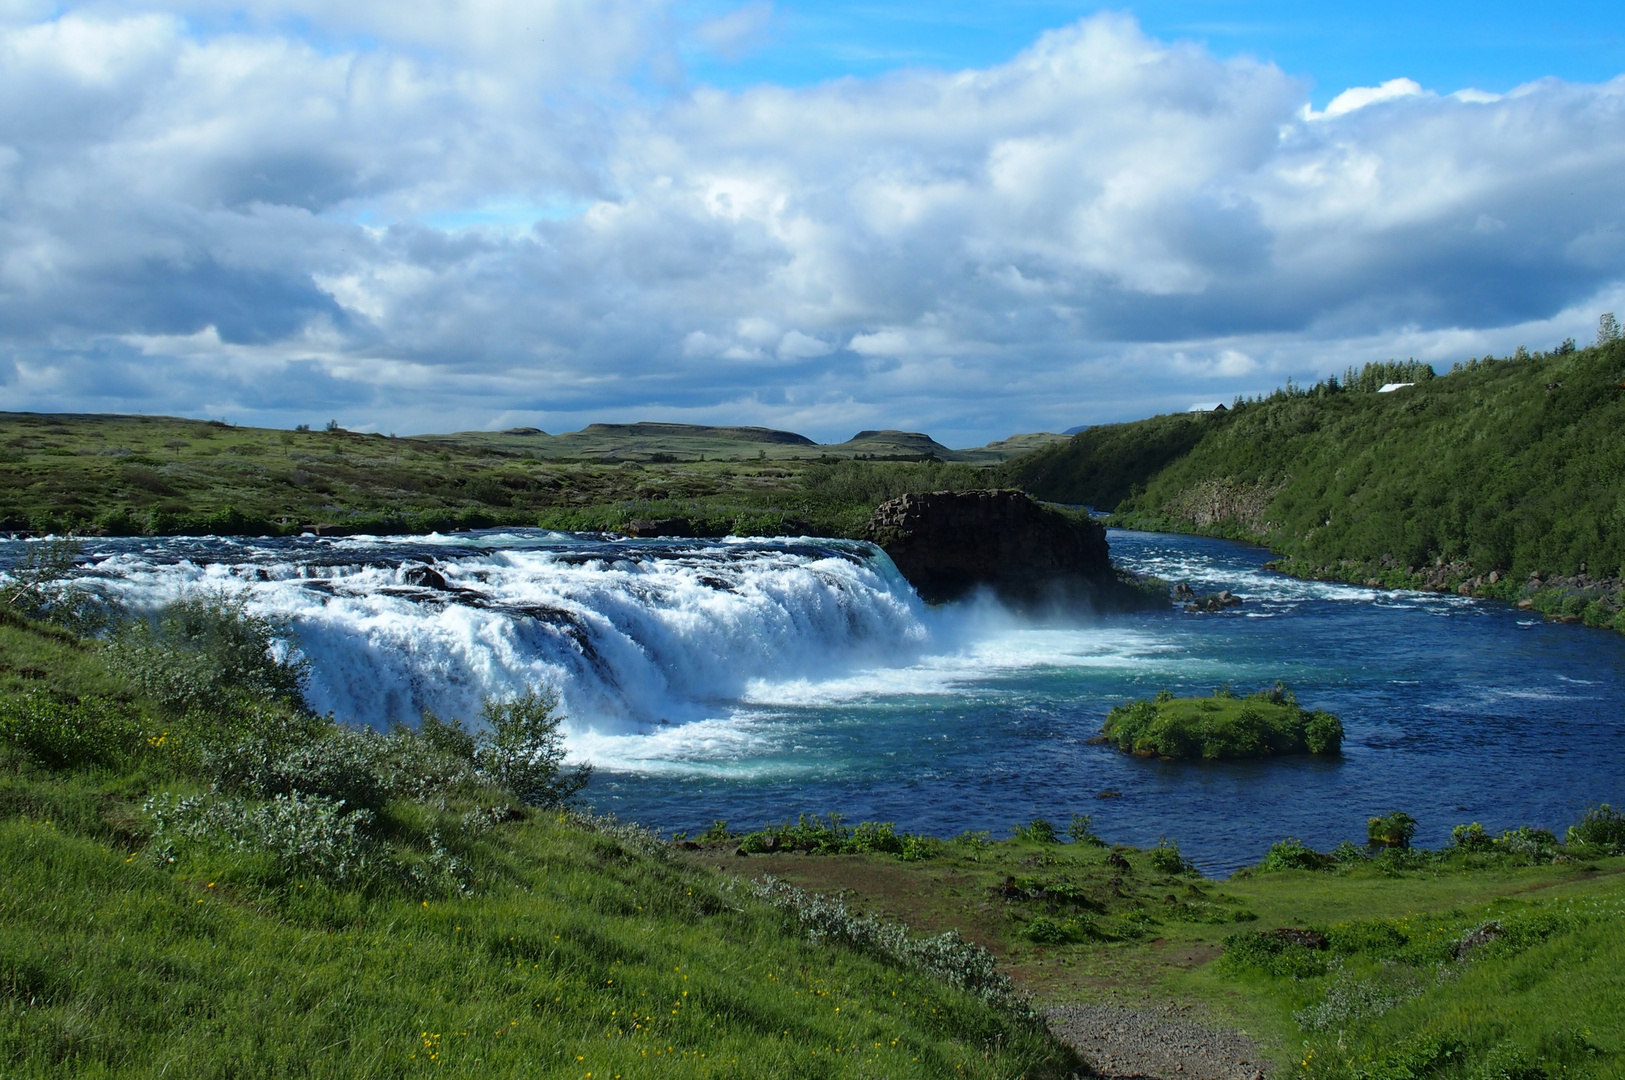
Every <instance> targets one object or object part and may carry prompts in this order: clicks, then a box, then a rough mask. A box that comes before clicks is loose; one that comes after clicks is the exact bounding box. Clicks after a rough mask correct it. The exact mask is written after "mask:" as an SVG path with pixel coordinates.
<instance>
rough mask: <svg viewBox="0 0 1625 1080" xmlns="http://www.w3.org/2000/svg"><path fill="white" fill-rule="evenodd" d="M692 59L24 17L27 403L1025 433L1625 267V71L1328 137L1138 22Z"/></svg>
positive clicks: (1361, 91) (305, 414)
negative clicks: (859, 52)
mask: <svg viewBox="0 0 1625 1080" xmlns="http://www.w3.org/2000/svg"><path fill="white" fill-rule="evenodd" d="M769 14H770V11H769V10H768V9H767V8H766V7H765V6H763V5H756V6H747V7H746V8H741V9H738V11H736V12H735V16H737V19H736V22H737V24H738V25H737V27H736V29H739V28H744V29H739V34H740V35H742V36H738V37H736V38H726V35H723V36H722V37H719V38H717V41H718V42H722V41H724V40H725V39H726V40H738V41H745V40H747V39H748V38H749V34H748V33H746V32H745V30H747V29H749V26H754V25H757V24H756V23H752V22H751V20H753V19H754V20H757V21H758V22H760V21H761V20H763V19H766V18H768V15H769ZM730 17H733V16H730ZM217 24H218V27H223V28H224V29H217V28H216V26H217ZM305 25H309V26H311V27H313V28H314V29H312V30H310V31H308V32H306V31H301V34H298V35H296V34H294V33H293V32H292V31H290V30H289V29H288V27H290V26H305ZM729 25H734V24H729ZM762 25H765V23H762ZM702 29H703V28H702ZM712 29H713V30H715V32H716V33H717V34H723V30H724V29H725V28H723V27H721V26H720V25H719V26H718V27H714V28H712ZM688 32H689V31H685V30H684V29H683V28H682V27H679V26H676V25H675V24H674V22H673V20H672V19H671V17H670V14H669V12H668V11H667V9H666V8H665V6H664V5H663V4H661V3H658V2H655V0H650V2H648V3H637V2H633V0H604V2H603V3H596V4H589V3H587V2H586V0H579V2H578V0H555V2H550V3H526V4H520V3H517V2H509V0H479V2H476V0H456V2H454V0H443V2H440V3H421V2H419V3H413V2H405V3H397V4H393V5H390V6H388V7H385V6H383V5H379V4H374V3H371V2H370V0H369V2H364V3H361V4H357V5H348V6H343V7H339V8H334V7H332V6H331V5H328V6H326V7H322V6H319V5H315V4H313V3H309V2H306V0H287V2H272V0H263V2H256V3H250V4H249V5H247V6H246V7H244V8H241V9H240V10H239V11H238V14H237V16H235V17H232V18H227V17H225V14H223V13H222V11H221V10H220V9H215V8H211V7H206V6H204V5H203V4H202V2H201V0H199V3H197V4H194V5H191V6H187V7H180V8H173V9H169V10H165V11H154V10H151V9H150V8H145V7H139V6H135V5H134V4H133V3H132V4H127V5H125V6H109V5H107V4H105V3H104V4H103V5H101V6H98V7H96V8H94V9H91V8H86V9H83V10H79V9H73V10H68V11H67V12H66V13H64V14H60V15H57V14H53V13H51V12H48V11H34V12H29V13H25V14H24V15H23V16H20V17H13V18H11V19H10V21H7V20H5V19H0V387H3V388H4V393H5V394H6V397H7V400H8V402H10V403H11V404H10V405H9V406H8V407H13V408H43V409H49V408H64V409H124V410H153V411H169V412H183V413H193V414H201V415H221V414H230V415H231V416H233V418H235V419H239V420H245V421H247V420H255V419H259V420H266V421H270V422H282V423H292V422H296V421H298V422H312V421H313V420H320V419H325V417H317V416H316V413H318V412H322V413H329V414H331V413H333V412H335V411H340V410H342V409H353V410H355V412H356V413H357V415H358V416H363V415H364V416H365V417H366V418H367V419H368V421H369V422H373V423H375V424H376V425H377V426H379V427H381V428H383V429H385V430H397V431H401V432H403V433H404V432H407V431H414V430H444V429H446V428H448V427H458V428H471V427H480V426H484V425H485V424H486V423H487V422H488V421H491V420H493V419H494V418H496V417H502V418H504V422H505V423H518V422H520V421H524V422H532V423H537V424H538V425H539V426H542V427H545V428H547V429H549V430H566V429H567V427H568V425H571V424H578V423H582V422H586V421H589V420H593V419H614V418H629V417H630V418H636V417H640V416H661V417H665V418H688V419H698V418H706V419H708V420H712V421H720V420H738V421H742V422H743V421H748V422H753V423H770V424H782V425H784V426H791V427H796V426H800V427H803V428H805V429H807V431H808V433H809V434H813V435H816V436H820V437H830V438H845V437H847V436H849V435H850V434H851V431H850V430H847V429H848V428H850V427H852V426H853V422H854V421H861V425H862V426H876V425H879V426H910V427H916V428H925V429H929V430H931V431H932V432H933V433H934V434H937V435H938V437H940V438H945V439H949V440H950V441H959V442H962V443H980V442H985V441H986V440H987V439H989V438H994V437H1001V436H1003V435H1006V434H1009V433H1010V432H1011V431H1013V430H1018V429H1032V428H1038V427H1052V428H1053V427H1069V426H1071V425H1073V424H1077V423H1081V422H1085V421H1093V420H1100V419H1104V418H1109V417H1114V416H1115V417H1121V416H1132V415H1139V414H1142V413H1145V412H1147V411H1153V410H1156V409H1161V408H1181V407H1183V406H1184V405H1185V404H1188V401H1187V400H1186V399H1187V398H1188V397H1189V396H1190V395H1189V394H1188V393H1187V391H1186V390H1185V389H1184V384H1185V383H1187V382H1188V381H1189V379H1190V378H1192V377H1200V378H1203V379H1204V380H1213V381H1223V380H1232V381H1238V382H1239V381H1240V380H1247V385H1235V386H1230V385H1228V384H1226V385H1214V384H1213V383H1204V386H1205V387H1209V388H1208V389H1204V391H1203V392H1204V393H1212V394H1215V395H1217V396H1224V397H1228V396H1229V394H1230V393H1232V392H1248V391H1252V390H1258V389H1267V388H1268V387H1267V386H1266V385H1263V383H1265V382H1268V381H1270V380H1275V381H1279V379H1281V378H1284V377H1285V376H1286V375H1287V374H1292V375H1294V376H1295V377H1297V378H1299V379H1310V378H1313V377H1315V376H1316V375H1319V374H1324V373H1328V372H1331V371H1340V370H1341V368H1342V366H1343V365H1344V364H1345V363H1349V362H1362V358H1363V359H1386V358H1387V357H1388V356H1390V355H1395V354H1404V355H1417V356H1419V357H1422V356H1426V357H1427V358H1430V359H1431V358H1435V357H1439V358H1441V359H1443V356H1444V354H1445V353H1447V352H1449V350H1451V349H1476V350H1477V351H1479V352H1482V351H1485V350H1494V351H1498V352H1499V351H1510V350H1511V348H1512V347H1514V346H1515V345H1517V344H1520V343H1526V344H1529V345H1530V346H1531V347H1540V346H1541V344H1542V342H1541V341H1540V340H1539V339H1538V338H1535V337H1533V336H1532V335H1534V334H1537V333H1549V334H1550V335H1551V339H1552V340H1551V342H1547V344H1551V343H1554V342H1555V341H1556V340H1559V339H1561V337H1563V336H1566V335H1568V334H1573V335H1574V336H1576V337H1584V336H1587V335H1588V333H1589V330H1588V329H1587V328H1588V327H1589V326H1591V325H1593V324H1594V322H1595V313H1594V312H1591V313H1589V314H1587V310H1588V309H1587V305H1593V304H1598V303H1604V302H1605V301H1606V302H1614V301H1612V300H1606V298H1609V297H1614V296H1616V295H1618V293H1619V290H1620V285H1619V283H1620V282H1621V281H1625V246H1622V245H1621V244H1620V243H1619V237H1620V236H1621V235H1622V234H1625V211H1622V210H1621V208H1620V204H1619V200H1618V183H1617V177H1618V176H1619V175H1620V174H1621V170H1622V169H1625V80H1616V81H1614V82H1612V83H1607V84H1603V85H1599V86H1577V85H1570V84H1565V83H1562V82H1559V81H1556V80H1545V81H1542V82H1538V83H1533V84H1530V85H1529V86H1526V87H1521V88H1519V89H1518V90H1517V91H1515V92H1514V93H1511V94H1507V95H1504V96H1501V97H1493V96H1491V95H1482V94H1478V93H1476V92H1468V91H1463V92H1458V93H1456V94H1437V93H1431V92H1427V91H1425V90H1424V89H1423V88H1422V87H1420V86H1418V85H1417V84H1415V83H1413V82H1410V81H1409V80H1403V79H1400V80H1394V81H1391V82H1389V83H1385V84H1384V85H1383V86H1382V87H1376V88H1356V89H1354V90H1349V91H1346V92H1345V93H1343V94H1341V95H1339V96H1338V97H1337V98H1335V99H1333V102H1332V104H1331V105H1329V106H1328V107H1327V109H1326V110H1325V112H1323V113H1319V114H1314V113H1310V112H1309V111H1308V110H1307V108H1306V105H1305V101H1306V89H1305V86H1304V84H1303V83H1302V82H1300V81H1299V80H1297V79H1295V78H1292V77H1290V76H1288V75H1287V74H1285V73H1283V72H1281V71H1279V70H1277V69H1275V68H1273V67H1270V66H1268V65H1261V64H1258V63H1255V62H1251V61H1246V60H1235V61H1222V60H1219V59H1217V58H1215V57H1213V56H1212V55H1211V54H1209V53H1206V52H1205V51H1203V50H1201V49H1200V48H1198V47H1195V46H1189V45H1180V46H1168V45H1164V44H1162V43H1160V42H1157V41H1154V40H1151V39H1148V38H1146V37H1145V36H1144V35H1142V34H1141V33H1140V31H1139V30H1138V28H1137V27H1136V26H1135V24H1134V23H1133V22H1132V21H1130V20H1128V19H1127V18H1125V17H1122V16H1099V17H1095V18H1091V19H1087V20H1084V21H1082V22H1079V23H1077V24H1075V25H1073V26H1070V27H1067V28H1064V29H1062V30H1057V31H1054V32H1052V33H1049V34H1046V35H1044V36H1043V37H1042V38H1041V39H1040V40H1038V41H1037V42H1035V43H1034V44H1033V46H1032V47H1031V48H1030V49H1028V50H1026V51H1025V52H1023V53H1022V54H1020V55H1019V56H1017V57H1015V58H1013V59H1012V60H1011V61H1010V62H1008V63H1006V64H1002V65H998V66H995V67H991V68H987V69H982V70H972V71H964V72H951V73H945V72H933V71H928V70H915V71H908V72H903V73H898V74H893V75H889V76H885V77H882V78H876V79H869V80H850V79H849V80H842V81H839V82H835V83H830V84H826V85H821V86H815V87H810V88H806V89H797V90H791V89H785V88H781V87H773V86H762V87H758V88H755V89H751V90H747V91H743V92H738V93H724V92H721V91H718V90H715V89H708V88H703V87H702V88H691V89H687V90H683V89H673V87H674V86H677V85H678V84H676V83H673V82H672V80H673V79H675V78H677V77H678V76H677V75H676V74H674V71H675V69H674V68H672V66H671V65H672V64H673V63H674V61H673V60H672V57H673V56H675V55H677V52H678V46H679V44H680V43H681V42H682V41H683V40H684V39H683V35H684V34H685V33H688ZM705 32H706V33H710V32H712V31H710V30H707V31H705ZM729 32H730V33H731V32H732V31H729ZM751 32H755V31H751ZM702 36H703V35H702ZM715 47H716V48H719V49H720V48H722V47H723V45H721V44H716V45H715ZM645 76H653V77H654V79H655V81H656V82H657V83H660V84H661V85H663V86H664V87H665V89H662V90H659V91H647V90H643V89H639V87H643V86H646V85H648V83H647V81H646V80H645ZM661 80H664V82H663V83H662V82H661ZM1401 98H1403V99H1404V104H1403V107H1378V106H1379V105H1381V104H1382V103H1384V102H1390V103H1391V102H1397V101H1399V99H1401ZM554 208H557V209H554ZM1615 307H1616V309H1617V308H1621V307H1625V304H1622V303H1615ZM1503 337H1505V338H1506V339H1507V340H1506V341H1504V342H1503V341H1502V340H1501V339H1502V338H1503ZM1514 337H1518V338H1519V340H1512V339H1513V338H1514ZM1469 343H1470V344H1469ZM1253 383H1258V384H1259V385H1253ZM205 408H206V410H207V411H205ZM355 422H356V423H359V422H360V421H359V420H356V421H355ZM853 429H854V430H855V428H853Z"/></svg>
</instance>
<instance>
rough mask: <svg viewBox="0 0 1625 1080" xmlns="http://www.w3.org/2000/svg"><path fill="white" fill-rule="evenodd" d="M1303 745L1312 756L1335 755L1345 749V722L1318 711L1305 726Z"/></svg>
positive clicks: (1311, 714)
mask: <svg viewBox="0 0 1625 1080" xmlns="http://www.w3.org/2000/svg"><path fill="white" fill-rule="evenodd" d="M1303 743H1304V745H1305V746H1307V747H1308V748H1309V752H1310V753H1311V754H1335V753H1338V752H1339V751H1340V750H1342V749H1343V721H1341V720H1339V719H1338V718H1337V717H1335V716H1333V715H1332V714H1331V713H1329V712H1325V711H1324V710H1321V709H1316V710H1315V711H1314V712H1312V713H1310V714H1309V719H1308V720H1307V721H1305V723H1304V725H1303Z"/></svg>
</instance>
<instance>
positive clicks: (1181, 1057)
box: [1048, 1005, 1269, 1080]
mask: <svg viewBox="0 0 1625 1080" xmlns="http://www.w3.org/2000/svg"><path fill="white" fill-rule="evenodd" d="M1048 1016H1049V1024H1050V1030H1052V1031H1054V1032H1055V1034H1056V1035H1057V1036H1059V1037H1060V1038H1061V1039H1063V1040H1065V1041H1066V1042H1069V1043H1071V1044H1072V1045H1073V1046H1075V1047H1077V1049H1078V1053H1079V1054H1082V1055H1083V1059H1084V1060H1085V1061H1087V1062H1088V1063H1089V1064H1090V1065H1092V1066H1094V1068H1095V1069H1096V1071H1098V1072H1099V1073H1100V1075H1102V1076H1107V1077H1155V1078H1156V1080H1263V1078H1264V1076H1265V1075H1266V1074H1267V1073H1268V1071H1269V1066H1268V1065H1267V1064H1266V1063H1265V1060H1264V1052H1263V1050H1262V1049H1260V1048H1259V1045H1258V1044H1257V1043H1256V1042H1254V1041H1253V1040H1252V1039H1250V1038H1249V1037H1247V1036H1246V1035H1243V1034H1241V1033H1240V1032H1239V1031H1223V1030H1220V1029H1218V1028H1211V1027H1207V1026H1205V1025H1202V1024H1199V1023H1196V1022H1194V1021H1193V1020H1191V1019H1189V1018H1188V1017H1189V1010H1186V1009H1181V1008H1178V1007H1177V1006H1173V1007H1169V1008H1167V1009H1155V1010H1153V1009H1125V1008H1123V1007H1121V1006H1118V1005H1057V1006H1055V1007H1054V1008H1051V1009H1050V1010H1049V1012H1048Z"/></svg>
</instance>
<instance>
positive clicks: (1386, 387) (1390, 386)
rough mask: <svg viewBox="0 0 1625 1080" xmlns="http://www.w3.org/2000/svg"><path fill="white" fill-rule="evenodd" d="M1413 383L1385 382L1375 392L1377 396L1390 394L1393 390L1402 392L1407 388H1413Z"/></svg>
mask: <svg viewBox="0 0 1625 1080" xmlns="http://www.w3.org/2000/svg"><path fill="white" fill-rule="evenodd" d="M1415 385H1416V384H1415V383H1413V382H1387V383H1383V384H1382V387H1381V388H1380V389H1379V390H1378V391H1377V393H1379V394H1392V393H1393V392H1394V391H1395V390H1403V389H1404V388H1405V387H1407V386H1415Z"/></svg>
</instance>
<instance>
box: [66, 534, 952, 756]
mask: <svg viewBox="0 0 1625 1080" xmlns="http://www.w3.org/2000/svg"><path fill="white" fill-rule="evenodd" d="M120 549H123V550H120ZM97 554H98V556H99V557H98V558H97V559H96V561H95V563H94V569H93V571H92V574H91V576H92V577H93V578H94V579H96V580H97V582H98V583H99V587H100V588H102V589H103V590H105V591H106V592H107V593H108V594H109V595H110V596H112V597H115V598H116V599H117V600H119V601H120V602H122V603H123V604H125V605H127V606H129V607H130V608H132V609H135V610H141V609H144V608H150V607H153V606H156V605H158V604H160V603H163V602H165V601H167V600H171V599H174V598H175V597H177V596H180V595H182V594H183V593H185V592H187V591H197V590H200V589H202V590H212V591H225V592H227V593H228V594H232V595H240V596H243V597H245V598H246V599H247V601H248V603H249V606H250V609H251V610H253V611H256V612H258V613H262V614H270V615H276V616H279V617H281V618H283V619H286V620H287V621H288V622H289V623H290V624H291V625H292V626H293V627H294V630H295V633H296V635H297V644H298V648H299V649H300V650H301V651H302V652H303V653H304V654H305V656H306V657H308V658H309V660H310V661H311V680H310V685H309V689H308V692H307V697H308V698H309V700H310V703H311V704H312V705H313V706H314V707H315V708H317V709H318V710H320V711H324V712H325V711H328V710H331V711H332V712H333V713H334V714H335V715H336V716H337V717H338V718H340V719H341V720H347V721H352V722H358V723H366V724H372V725H378V726H381V725H384V724H387V723H389V722H390V721H394V720H403V721H407V722H412V721H415V720H416V718H417V717H418V716H420V715H421V714H422V712H423V710H425V709H431V710H433V711H435V712H436V713H438V714H441V715H447V716H462V717H473V716H474V715H476V714H477V712H478V709H479V703H480V699H481V697H482V696H484V695H488V694H492V695H502V694H506V693H511V692H513V691H515V690H518V689H521V688H523V687H525V686H527V685H538V684H545V685H549V686H553V687H555V688H557V689H558V690H559V691H561V693H562V695H563V699H564V705H565V708H566V710H567V712H568V713H569V715H570V717H571V726H572V727H573V728H574V729H575V730H576V731H578V732H585V731H588V730H592V731H596V732H599V733H604V734H615V733H624V732H628V731H636V730H643V729H647V728H649V727H651V726H657V725H668V724H674V723H675V724H685V723H691V722H694V721H698V720H704V719H707V718H711V717H714V716H715V714H716V712H717V710H718V708H719V707H722V706H724V705H725V703H727V702H730V701H734V700H737V699H738V698H740V697H741V696H742V695H743V693H744V691H745V689H746V687H747V686H748V685H749V684H750V683H751V682H752V681H754V680H760V679H763V678H769V677H771V678H775V679H779V678H785V677H802V678H810V679H821V678H824V677H827V676H829V675H831V674H833V673H837V672H840V671H842V670H844V669H845V668H847V667H850V666H852V665H854V664H858V663H863V664H871V665H872V664H881V665H886V664H895V663H906V662H907V661H908V660H909V659H910V658H911V657H913V656H915V655H917V654H918V653H919V652H920V650H921V649H923V648H924V647H926V646H927V644H928V643H929V642H930V641H931V638H932V634H931V631H930V629H929V627H928V623H929V622H930V621H931V620H930V619H929V617H928V615H927V612H926V609H925V608H924V606H923V605H922V604H921V603H920V602H919V600H918V599H917V598H915V597H914V595H913V593H912V591H911V590H910V589H909V587H908V584H907V582H905V581H903V580H902V578H901V577H900V576H899V575H898V573H897V571H896V569H895V567H893V566H892V565H891V562H890V560H888V559H887V558H886V557H885V555H884V553H882V552H881V551H880V550H879V549H878V548H875V547H873V546H872V545H868V544H862V543H855V542H842V541H816V542H815V541H807V540H800V541H788V540H758V541H741V540H728V541H699V542H696V541H648V540H642V541H636V540H634V541H604V540H593V539H583V538H581V537H574V536H566V535H562V534H557V533H544V532H538V531H531V530H525V531H518V532H501V533H485V534H467V535H462V536H457V537H451V538H441V537H433V538H429V539H428V540H424V539H421V538H413V539H410V540H400V541H395V540H389V539H377V538H371V537H366V538H346V539H320V538H304V539H302V540H297V541H280V540H270V541H267V540H262V541H212V542H202V541H197V540H173V541H165V540H157V541H139V542H122V543H117V542H116V543H112V544H107V545H99V550H98V552H97Z"/></svg>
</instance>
